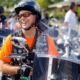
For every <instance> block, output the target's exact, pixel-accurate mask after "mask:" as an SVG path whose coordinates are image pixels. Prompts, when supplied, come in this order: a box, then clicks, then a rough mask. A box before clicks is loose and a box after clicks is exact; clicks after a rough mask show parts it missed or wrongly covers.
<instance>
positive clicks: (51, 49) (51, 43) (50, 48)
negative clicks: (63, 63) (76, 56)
mask: <svg viewBox="0 0 80 80" xmlns="http://www.w3.org/2000/svg"><path fill="white" fill-rule="evenodd" d="M47 42H48V54H51V55H54V56H58V55H59V53H58V50H57V46H56V44H55V42H54V40H53V38H52V37H51V36H50V35H47Z"/></svg>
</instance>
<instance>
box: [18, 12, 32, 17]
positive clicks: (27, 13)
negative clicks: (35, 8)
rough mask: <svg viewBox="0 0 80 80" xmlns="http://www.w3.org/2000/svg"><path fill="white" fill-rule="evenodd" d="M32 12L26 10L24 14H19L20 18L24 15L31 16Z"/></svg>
mask: <svg viewBox="0 0 80 80" xmlns="http://www.w3.org/2000/svg"><path fill="white" fill-rule="evenodd" d="M31 14H32V13H30V12H26V13H23V14H20V15H18V17H19V18H22V17H29V16H30V15H31Z"/></svg>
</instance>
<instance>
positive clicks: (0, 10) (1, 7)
mask: <svg viewBox="0 0 80 80" xmlns="http://www.w3.org/2000/svg"><path fill="white" fill-rule="evenodd" d="M3 12H4V8H3V6H0V14H1V13H3Z"/></svg>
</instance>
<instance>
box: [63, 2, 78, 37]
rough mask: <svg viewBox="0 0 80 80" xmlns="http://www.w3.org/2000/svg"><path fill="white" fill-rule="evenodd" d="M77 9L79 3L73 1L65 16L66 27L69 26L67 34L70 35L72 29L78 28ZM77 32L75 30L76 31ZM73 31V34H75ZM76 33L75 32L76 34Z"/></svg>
mask: <svg viewBox="0 0 80 80" xmlns="http://www.w3.org/2000/svg"><path fill="white" fill-rule="evenodd" d="M76 11H77V5H76V3H75V2H71V4H70V7H69V10H68V11H67V13H66V14H65V18H64V27H66V28H67V35H68V36H69V37H70V35H71V33H72V30H76V28H77V27H76V26H77V24H78V23H77V16H76V13H75V12H76ZM74 33H75V32H74ZM74 33H72V34H74ZM75 35H76V33H75V34H74V36H75Z"/></svg>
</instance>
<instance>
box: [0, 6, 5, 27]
mask: <svg viewBox="0 0 80 80" xmlns="http://www.w3.org/2000/svg"><path fill="white" fill-rule="evenodd" d="M3 13H4V7H3V6H0V28H5V20H6V17H5V16H4V15H3Z"/></svg>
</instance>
